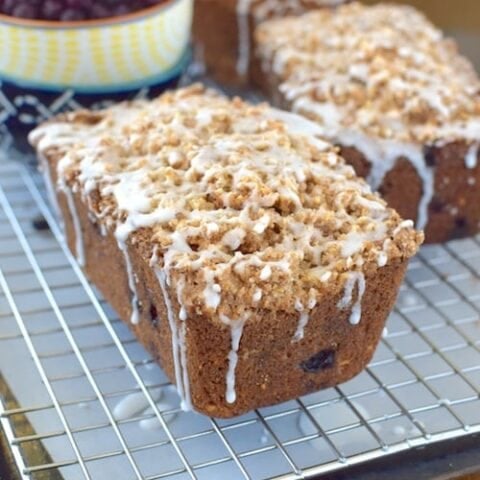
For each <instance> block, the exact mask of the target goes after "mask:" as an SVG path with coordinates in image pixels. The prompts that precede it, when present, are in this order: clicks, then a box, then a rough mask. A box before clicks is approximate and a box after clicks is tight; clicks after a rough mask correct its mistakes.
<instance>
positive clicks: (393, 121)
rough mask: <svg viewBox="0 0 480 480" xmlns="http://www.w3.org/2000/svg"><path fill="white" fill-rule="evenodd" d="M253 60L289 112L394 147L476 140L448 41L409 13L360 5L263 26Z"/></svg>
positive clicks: (479, 86) (479, 99)
mask: <svg viewBox="0 0 480 480" xmlns="http://www.w3.org/2000/svg"><path fill="white" fill-rule="evenodd" d="M256 41H257V47H258V52H259V55H260V58H261V59H262V61H263V62H264V64H265V65H267V64H268V69H273V71H274V73H275V74H276V75H278V76H279V78H280V80H281V82H282V85H281V87H280V88H281V91H282V92H283V93H284V95H285V96H286V99H287V100H288V101H289V102H291V103H292V105H293V107H294V109H295V110H297V111H301V112H302V113H304V114H306V115H307V116H309V117H312V118H314V119H315V120H320V121H321V122H322V123H323V124H324V126H325V128H326V132H327V134H328V136H329V137H331V136H335V135H337V134H338V132H339V130H341V129H353V130H360V131H362V132H364V133H366V134H368V135H370V136H372V137H377V138H381V139H393V140H395V141H402V142H419V143H433V142H436V141H437V140H445V139H447V140H448V139H455V138H467V139H478V138H479V137H480V81H479V78H478V76H477V75H476V73H475V71H474V69H473V67H472V65H471V64H470V63H469V62H468V61H467V60H466V59H465V58H464V57H462V56H461V55H459V53H458V52H457V48H456V45H455V43H454V42H453V41H452V40H450V39H448V38H445V37H444V36H443V34H442V33H441V32H440V31H439V30H437V29H436V28H435V27H434V26H433V25H432V24H431V23H430V22H429V21H428V20H427V19H426V18H425V17H424V15H423V14H421V13H420V12H419V11H417V10H416V9H414V8H413V7H410V6H404V5H393V4H379V5H375V6H363V5H361V4H359V3H352V4H347V5H344V6H340V7H339V8H338V9H336V10H333V11H332V10H329V9H326V10H323V9H321V10H317V11H314V12H310V13H307V14H305V15H303V16H301V17H298V18H294V17H291V18H284V19H277V20H271V21H268V22H265V23H263V24H261V25H260V26H259V27H258V29H257V32H256Z"/></svg>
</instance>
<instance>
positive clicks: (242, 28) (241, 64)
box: [237, 0, 253, 77]
mask: <svg viewBox="0 0 480 480" xmlns="http://www.w3.org/2000/svg"><path fill="white" fill-rule="evenodd" d="M252 1H253V0H238V1H237V28H238V58H237V73H238V74H239V75H241V76H242V77H244V76H245V75H246V74H247V73H248V67H249V64H250V6H251V4H252Z"/></svg>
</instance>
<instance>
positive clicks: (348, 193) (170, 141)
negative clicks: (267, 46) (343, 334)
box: [31, 85, 422, 310]
mask: <svg viewBox="0 0 480 480" xmlns="http://www.w3.org/2000/svg"><path fill="white" fill-rule="evenodd" d="M318 134H319V131H318V127H317V126H316V125H315V124H313V123H312V122H310V121H308V120H306V119H304V118H302V117H299V116H297V115H294V114H290V113H286V112H282V111H279V110H275V109H272V108H270V107H268V106H267V105H260V106H252V105H250V104H248V103H245V102H243V101H241V100H240V99H234V100H233V101H230V100H228V99H226V98H225V97H223V96H220V95H218V94H216V93H214V92H212V91H210V90H206V89H204V88H203V87H202V86H200V85H195V86H192V87H189V88H185V89H180V90H178V91H176V92H171V93H166V94H164V95H162V96H161V97H159V98H158V99H156V100H154V101H152V102H149V103H142V102H137V103H133V104H122V105H120V106H116V107H112V108H110V109H107V110H104V111H102V112H99V113H91V112H80V113H73V114H68V115H67V116H66V117H64V119H63V120H62V119H58V120H56V121H54V122H52V123H50V124H46V125H44V126H41V127H39V128H38V129H37V130H35V131H34V132H33V134H32V135H31V141H32V143H33V144H34V145H36V147H37V150H38V151H39V152H40V153H43V154H46V153H48V152H49V151H51V150H52V149H53V150H56V151H57V153H58V154H59V155H60V156H61V160H60V161H59V163H58V175H59V186H60V187H62V185H63V187H65V186H67V187H68V188H70V189H71V190H73V191H79V192H81V193H82V195H83V197H84V201H85V202H87V203H88V205H89V210H90V212H91V213H92V214H93V215H94V216H95V218H96V221H97V222H99V223H101V224H103V225H105V226H106V227H107V228H108V230H109V231H112V232H114V233H115V235H116V238H117V240H118V241H119V242H123V243H122V244H124V243H125V242H127V240H128V242H129V243H133V242H135V241H141V238H142V237H143V238H147V242H148V244H151V245H153V246H154V251H153V252H152V253H153V256H152V264H153V265H162V266H163V267H164V268H165V270H166V271H168V272H169V278H168V279H167V280H168V281H170V280H169V279H170V277H171V278H172V279H173V281H174V282H177V285H178V281H179V280H178V279H179V278H180V277H181V278H182V282H183V283H182V285H184V283H185V282H188V281H189V279H191V278H194V279H195V280H194V282H193V283H194V284H192V285H187V286H186V287H185V291H189V292H196V291H198V292H199V293H198V298H196V299H194V300H191V303H192V304H193V303H194V304H195V306H196V308H201V309H202V308H205V309H206V310H209V309H213V310H216V309H217V308H219V307H220V306H221V303H222V301H224V299H225V298H228V295H229V294H232V295H240V296H241V298H242V301H243V299H244V301H245V302H246V303H251V304H252V305H254V306H256V307H258V306H259V305H261V306H264V307H268V305H269V304H271V305H274V304H275V301H277V302H278V299H279V297H281V296H284V297H286V298H292V299H294V300H295V301H293V300H292V302H291V308H292V309H293V310H294V309H295V306H294V305H295V302H297V307H298V305H300V304H302V305H305V306H306V305H314V304H315V302H314V300H315V299H316V298H317V296H318V295H319V292H321V291H322V290H324V289H325V288H326V286H328V285H331V284H333V283H335V282H339V281H344V280H345V279H344V278H343V276H344V274H347V273H348V272H351V271H359V272H367V271H368V270H369V269H376V268H379V267H381V266H384V265H385V264H387V263H388V262H393V261H397V260H403V259H405V258H408V257H410V256H412V255H413V254H415V253H416V251H417V248H418V245H419V243H421V240H422V237H421V234H419V233H417V232H416V231H415V230H414V229H413V223H412V222H409V221H402V219H401V218H400V217H399V216H398V214H397V213H396V212H395V211H393V210H391V209H389V208H387V206H386V204H385V203H384V201H383V200H381V199H380V197H379V196H378V195H377V194H374V193H372V192H371V189H370V187H369V186H368V185H367V184H366V183H365V182H364V181H363V180H361V179H359V178H358V177H356V176H355V174H354V171H353V169H352V168H351V167H350V166H348V165H346V164H345V163H344V161H343V159H342V158H341V157H339V155H338V154H337V153H336V151H335V150H334V149H333V147H331V146H330V145H329V144H328V143H326V142H324V141H322V140H321V139H320V138H319V137H318ZM145 235H146V237H145ZM192 275H193V277H192ZM199 284H200V285H201V288H200V289H198V285H199ZM187 287H188V288H187ZM182 291H183V287H182ZM184 301H185V302H187V300H184ZM182 305H183V303H182ZM187 306H188V302H187ZM297 310H298V308H297Z"/></svg>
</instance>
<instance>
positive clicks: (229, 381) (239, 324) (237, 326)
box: [220, 312, 249, 403]
mask: <svg viewBox="0 0 480 480" xmlns="http://www.w3.org/2000/svg"><path fill="white" fill-rule="evenodd" d="M248 317H249V314H248V312H246V313H244V314H243V316H242V317H241V318H239V319H236V320H233V319H230V318H229V317H227V316H226V315H224V314H220V320H221V321H222V322H223V323H224V324H225V325H228V326H229V327H230V335H231V350H230V352H229V354H228V369H227V376H226V379H225V384H226V390H225V400H226V401H227V403H235V402H236V400H237V392H236V390H235V383H236V377H235V371H236V368H237V364H238V349H239V348H240V340H241V339H242V335H243V329H244V327H245V323H246V321H247V319H248Z"/></svg>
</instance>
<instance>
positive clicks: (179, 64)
mask: <svg viewBox="0 0 480 480" xmlns="http://www.w3.org/2000/svg"><path fill="white" fill-rule="evenodd" d="M192 10H193V0H163V1H162V0H161V1H160V3H159V4H158V5H155V6H153V7H150V8H147V9H144V10H140V11H138V12H135V13H131V14H128V15H124V16H120V17H112V18H109V19H102V20H86V21H81V22H52V21H43V20H25V19H18V18H13V17H9V16H5V15H0V125H1V124H3V130H4V131H5V130H8V131H9V133H10V134H13V135H14V136H15V137H17V138H18V137H20V138H24V136H25V133H27V131H28V130H30V129H31V128H32V127H33V126H35V125H36V124H37V123H38V122H41V121H43V120H45V119H48V118H49V117H51V116H53V115H55V114H57V113H59V112H61V111H65V110H70V109H72V108H79V107H88V108H95V107H101V106H104V105H106V104H108V103H109V102H112V101H120V100H125V99H131V98H135V97H140V96H141V97H144V96H150V95H151V96H153V95H157V94H159V93H160V92H161V91H163V90H164V89H165V88H167V87H170V86H172V85H174V84H175V83H176V81H177V80H178V78H179V77H180V75H181V73H182V72H183V70H184V68H185V66H186V65H187V63H188V61H189V40H190V30H191V22H192Z"/></svg>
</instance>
